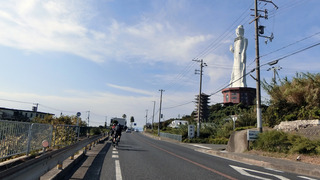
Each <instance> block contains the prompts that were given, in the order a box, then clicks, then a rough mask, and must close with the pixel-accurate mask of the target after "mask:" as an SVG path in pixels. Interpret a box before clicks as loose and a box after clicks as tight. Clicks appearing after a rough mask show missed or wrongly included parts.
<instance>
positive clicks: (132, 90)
mask: <svg viewBox="0 0 320 180" xmlns="http://www.w3.org/2000/svg"><path fill="white" fill-rule="evenodd" d="M107 85H108V86H109V87H112V88H116V89H120V90H123V91H128V92H133V93H138V94H143V95H149V96H152V95H154V92H149V91H145V90H141V89H136V88H132V87H127V86H119V85H115V84H107Z"/></svg>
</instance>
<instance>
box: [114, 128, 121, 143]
mask: <svg viewBox="0 0 320 180" xmlns="http://www.w3.org/2000/svg"><path fill="white" fill-rule="evenodd" d="M121 133H122V126H121V125H120V124H117V126H116V127H115V136H114V142H116V139H117V138H118V142H120V138H121ZM118 142H117V143H118Z"/></svg>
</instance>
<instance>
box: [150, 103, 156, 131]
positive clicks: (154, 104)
mask: <svg viewBox="0 0 320 180" xmlns="http://www.w3.org/2000/svg"><path fill="white" fill-rule="evenodd" d="M152 102H153V112H152V125H151V129H152V132H153V122H154V109H155V108H156V101H152Z"/></svg>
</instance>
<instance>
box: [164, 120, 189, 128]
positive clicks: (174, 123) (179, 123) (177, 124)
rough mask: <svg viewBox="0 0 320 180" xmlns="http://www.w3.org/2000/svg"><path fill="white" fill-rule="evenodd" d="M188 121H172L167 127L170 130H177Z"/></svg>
mask: <svg viewBox="0 0 320 180" xmlns="http://www.w3.org/2000/svg"><path fill="white" fill-rule="evenodd" d="M187 124H188V121H183V120H173V121H172V122H171V123H170V124H169V125H168V126H169V127H172V128H178V127H179V126H181V125H187Z"/></svg>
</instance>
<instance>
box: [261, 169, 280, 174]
mask: <svg viewBox="0 0 320 180" xmlns="http://www.w3.org/2000/svg"><path fill="white" fill-rule="evenodd" d="M264 169H266V170H270V171H274V172H280V173H283V171H280V170H276V169H271V168H264Z"/></svg>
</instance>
